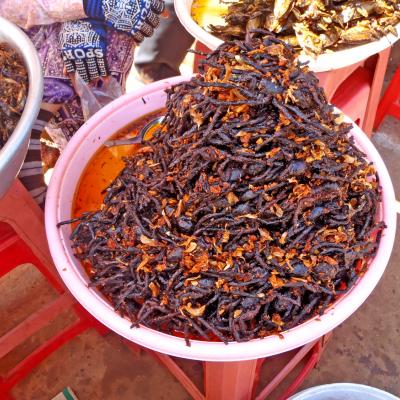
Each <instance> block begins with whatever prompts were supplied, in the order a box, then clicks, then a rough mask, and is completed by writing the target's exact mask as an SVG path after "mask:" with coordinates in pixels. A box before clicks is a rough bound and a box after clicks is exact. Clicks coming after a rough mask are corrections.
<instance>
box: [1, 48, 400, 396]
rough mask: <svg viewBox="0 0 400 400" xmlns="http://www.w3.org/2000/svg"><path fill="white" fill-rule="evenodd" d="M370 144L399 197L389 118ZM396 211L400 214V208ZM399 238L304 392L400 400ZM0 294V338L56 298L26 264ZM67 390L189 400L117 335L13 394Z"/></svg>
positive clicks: (397, 146)
mask: <svg viewBox="0 0 400 400" xmlns="http://www.w3.org/2000/svg"><path fill="white" fill-rule="evenodd" d="M399 62H400V46H397V48H396V49H395V51H394V52H393V56H392V59H391V63H390V68H389V70H388V74H387V78H388V79H389V78H390V76H391V74H392V73H393V71H394V68H395V67H396V66H397V65H399ZM373 142H374V143H375V145H376V147H377V148H378V150H379V151H380V153H381V155H382V157H383V159H384V160H385V162H386V165H387V167H388V168H389V172H390V174H391V176H392V180H393V183H394V186H395V190H396V196H397V198H398V199H400V168H399V165H400V164H399V160H400V121H396V120H394V119H393V118H387V119H386V120H385V122H384V123H383V125H382V126H381V128H380V130H379V132H378V133H376V134H375V136H374V138H373ZM397 206H398V212H399V213H400V207H399V203H398V205H397ZM398 223H400V220H398ZM399 232H400V228H398V232H397V237H396V243H395V247H394V251H393V254H392V257H391V260H390V262H389V265H388V267H387V270H386V272H385V274H384V276H383V278H382V280H381V281H380V282H379V285H378V286H377V288H376V289H375V291H374V292H373V293H372V295H371V296H370V297H369V298H368V300H367V301H366V303H365V304H364V305H363V306H362V307H361V308H360V309H359V310H358V311H357V312H356V313H355V314H354V315H353V316H352V317H350V318H349V319H348V320H347V321H346V322H345V323H343V324H342V325H341V326H339V327H338V328H337V329H335V331H334V335H333V337H332V339H331V341H330V343H329V344H328V347H327V349H326V351H325V352H324V354H323V356H322V359H321V360H320V363H319V364H318V366H317V367H316V368H315V369H314V370H313V371H312V372H311V374H310V375H309V376H308V378H307V379H306V381H305V382H304V384H303V386H302V388H307V387H311V386H315V385H320V384H325V383H333V382H356V383H363V384H367V385H370V386H375V387H378V388H381V389H384V390H387V391H389V392H391V393H393V394H395V395H397V396H400V379H399V374H400V341H399V336H400V309H399V307H398V304H399V302H400V277H399V274H398V266H399V263H400V237H399ZM0 293H1V296H0V335H1V334H3V333H5V332H7V331H8V330H9V329H10V328H12V327H13V326H14V325H15V324H17V323H18V322H19V321H21V320H22V319H24V318H25V317H26V316H28V315H30V313H32V312H33V311H34V310H35V309H37V308H38V307H40V305H42V304H45V303H46V302H47V301H48V300H49V299H51V298H53V297H54V293H53V291H52V290H51V289H50V288H49V287H48V285H47V284H46V283H45V281H44V280H43V278H42V277H41V276H40V274H39V273H38V272H36V270H35V269H34V268H33V267H32V266H29V265H24V266H21V267H19V268H18V269H16V270H15V271H13V272H12V273H11V274H8V275H7V276H5V277H3V278H2V279H0ZM72 318H73V317H72V316H71V315H68V314H66V315H60V316H59V318H58V319H57V320H56V321H54V323H53V324H52V325H51V326H50V327H49V328H47V329H43V331H41V332H40V333H39V334H38V335H36V336H35V337H34V338H32V340H29V341H28V342H27V343H24V344H23V345H21V346H20V347H19V348H18V349H16V350H15V351H13V352H12V353H10V354H9V355H8V356H6V357H5V358H3V359H2V360H0V374H3V373H4V372H5V371H7V370H9V369H10V368H11V367H12V365H14V364H15V363H16V362H18V361H20V360H22V359H23V358H24V357H25V356H26V354H29V352H30V351H31V350H32V349H33V348H34V347H35V346H36V345H37V344H38V343H40V341H42V340H44V339H46V338H47V337H50V336H51V335H52V334H54V332H55V331H56V330H58V329H61V328H62V326H64V325H65V324H66V323H67V322H68V321H70V320H71V319H72ZM178 362H179V364H180V365H181V366H182V367H183V368H184V370H185V371H186V372H187V373H188V374H189V375H190V376H191V377H192V378H193V379H194V381H195V383H196V384H197V385H198V386H199V387H201V381H202V368H201V364H200V363H199V362H192V361H186V360H178ZM275 366H276V363H275V362H274V360H270V361H268V362H267V363H265V365H264V368H263V370H262V373H261V385H262V383H263V382H265V380H266V379H267V377H268V376H269V375H271V370H272V369H274V368H275ZM66 386H69V387H71V388H72V389H73V391H74V392H75V393H76V395H77V396H78V398H79V399H80V400H132V399H135V400H141V399H146V400H147V399H152V400H153V399H154V400H162V399H174V400H180V399H182V400H184V399H189V398H190V397H189V395H188V394H187V393H186V391H185V390H184V389H183V388H182V387H181V386H180V385H179V383H178V382H177V381H176V380H175V379H174V378H173V377H172V376H171V375H170V374H169V373H168V372H167V371H166V370H165V369H164V368H163V367H162V366H161V365H160V364H159V363H158V362H157V361H155V360H154V358H153V357H152V356H151V355H149V354H148V353H147V352H145V351H142V352H141V353H138V352H137V353H135V352H131V351H129V350H128V349H127V347H126V346H125V345H124V343H123V342H122V341H121V339H120V338H119V337H118V336H117V335H115V334H108V335H106V336H104V337H101V336H100V335H99V334H98V333H97V332H95V331H87V332H86V333H84V334H82V335H80V336H78V337H77V338H76V339H74V340H72V341H70V342H69V343H67V344H66V345H64V346H63V347H61V348H60V349H59V350H57V351H56V352H55V353H53V354H52V355H51V356H50V357H48V358H47V359H46V360H45V361H43V362H42V363H41V365H40V366H39V367H38V368H36V369H35V370H34V371H33V372H32V373H31V374H30V375H29V376H28V377H27V378H25V379H24V380H23V381H22V382H20V383H19V384H18V385H17V386H16V387H15V388H14V390H13V395H14V396H15V399H16V400H50V399H51V398H52V397H53V396H55V395H56V394H57V393H58V392H60V391H61V390H62V389H63V388H64V387H66ZM0 398H1V394H0ZM271 398H274V396H272V397H271Z"/></svg>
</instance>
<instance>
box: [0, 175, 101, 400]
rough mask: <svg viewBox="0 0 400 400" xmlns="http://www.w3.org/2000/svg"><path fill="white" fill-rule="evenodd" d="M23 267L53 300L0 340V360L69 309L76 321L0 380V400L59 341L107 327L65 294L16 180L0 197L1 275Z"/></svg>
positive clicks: (37, 216) (39, 220)
mask: <svg viewBox="0 0 400 400" xmlns="http://www.w3.org/2000/svg"><path fill="white" fill-rule="evenodd" d="M24 263H31V264H34V266H35V267H36V268H37V269H38V270H39V271H40V272H41V273H42V274H43V275H44V276H45V278H46V279H47V281H48V282H49V284H50V285H51V286H52V287H53V288H54V289H55V291H56V292H57V293H58V297H57V298H56V299H55V300H53V301H51V302H50V303H48V304H46V305H45V306H43V307H42V308H41V309H40V310H38V311H36V312H35V313H34V314H32V315H30V316H29V317H28V318H26V319H25V320H24V321H22V322H21V323H20V324H18V325H17V326H16V327H14V328H13V329H11V330H10V331H8V332H7V333H5V334H4V335H3V336H1V337H0V358H2V357H4V356H5V355H6V354H8V353H9V352H10V351H12V350H13V349H15V348H16V347H17V346H18V345H19V344H21V343H22V342H24V341H25V340H26V339H28V338H29V337H30V336H32V335H33V334H34V333H35V332H38V331H39V330H40V329H41V328H43V327H44V326H45V325H47V324H48V323H49V322H51V321H52V320H54V319H55V318H56V317H57V316H58V315H59V314H60V313H61V312H62V311H65V310H68V309H73V311H74V312H75V314H76V316H77V320H76V321H75V322H73V323H72V324H71V325H69V326H67V327H66V328H64V329H63V330H62V331H61V332H58V333H57V334H56V335H55V336H53V337H52V338H50V339H49V340H47V341H46V342H45V343H43V344H42V345H41V346H40V347H38V348H37V349H36V350H35V351H34V352H33V353H31V354H30V355H29V356H28V357H26V358H25V359H24V360H23V361H22V362H20V363H19V364H17V365H16V366H15V367H14V368H13V369H12V370H11V371H9V372H8V373H7V375H6V376H3V377H0V400H12V396H11V394H10V391H11V389H12V388H13V387H14V386H15V385H16V384H17V383H18V382H19V381H20V380H22V379H23V378H24V377H25V376H26V375H27V374H29V372H31V370H32V369H33V368H35V367H36V366H37V365H38V364H39V363H40V362H41V361H43V360H44V359H45V358H46V357H47V356H49V355H50V354H51V353H52V352H53V351H55V350H56V349H58V348H59V347H60V346H62V345H63V344H64V343H66V342H68V341H69V340H71V339H73V338H74V337H75V336H77V335H79V334H80V333H82V332H84V331H85V330H87V329H89V328H95V329H96V330H97V331H98V332H99V333H100V334H102V335H103V334H105V333H106V332H108V329H107V328H106V327H104V326H103V325H101V324H100V323H99V322H98V321H97V320H95V319H94V318H92V317H91V316H90V315H89V314H88V313H87V312H86V311H85V310H84V309H83V308H82V307H81V306H80V305H79V304H77V303H76V302H75V300H74V299H73V297H72V296H71V295H70V294H69V293H68V292H67V291H66V289H65V288H64V286H63V285H62V283H61V281H60V279H59V278H58V275H57V273H56V271H55V268H54V267H53V263H52V260H51V256H50V253H49V250H48V245H47V239H46V235H45V231H44V224H43V212H42V210H41V209H40V208H39V206H38V205H37V204H36V203H35V202H34V200H33V199H32V198H31V196H30V195H29V193H28V192H27V191H26V189H25V188H24V187H23V186H22V184H21V183H20V182H19V181H18V180H15V181H14V183H13V185H12V186H11V188H10V189H9V190H8V192H7V193H6V194H5V196H4V197H3V198H1V199H0V277H2V276H4V275H5V274H7V273H8V272H10V271H11V270H13V269H14V268H16V267H18V266H19V265H21V264H24Z"/></svg>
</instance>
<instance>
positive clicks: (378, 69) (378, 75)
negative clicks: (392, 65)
mask: <svg viewBox="0 0 400 400" xmlns="http://www.w3.org/2000/svg"><path fill="white" fill-rule="evenodd" d="M391 50H392V49H391V48H390V47H389V48H387V49H386V50H383V51H381V52H380V53H379V54H378V55H377V57H378V58H377V60H376V63H375V65H372V66H371V67H370V66H369V63H368V61H367V62H366V63H365V67H366V68H370V69H371V71H372V72H373V80H372V84H371V91H370V94H369V96H368V104H367V110H366V112H365V118H364V123H363V124H362V125H361V128H362V130H363V131H364V132H365V133H366V134H367V135H368V136H371V135H372V131H373V127H374V120H375V115H376V111H377V109H378V104H379V98H380V96H381V92H382V87H383V81H384V79H385V73H386V70H387V65H388V62H389V57H390V52H391Z"/></svg>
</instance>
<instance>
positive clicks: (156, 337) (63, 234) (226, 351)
mask: <svg viewBox="0 0 400 400" xmlns="http://www.w3.org/2000/svg"><path fill="white" fill-rule="evenodd" d="M182 80H184V78H182V77H179V78H172V79H169V80H164V81H160V82H156V83H153V84H151V85H148V86H146V87H145V88H144V89H142V90H139V91H136V92H134V93H130V94H127V95H125V96H123V97H121V98H119V99H118V100H115V101H114V102H112V103H110V104H109V105H108V106H106V107H105V108H103V109H102V110H101V111H100V112H98V113H97V114H96V115H94V116H93V117H92V118H91V119H90V120H89V121H88V122H87V123H85V124H84V125H83V126H82V127H81V129H80V130H79V131H78V132H77V133H76V134H75V136H74V137H73V138H72V140H71V141H70V143H69V144H68V146H67V147H66V149H65V151H64V153H63V154H62V156H61V157H60V159H59V161H58V162H57V165H56V168H55V170H54V174H53V177H52V179H51V182H50V186H49V190H48V194H47V200H46V231H47V237H48V241H49V245H50V251H51V254H52V256H53V259H54V262H55V265H56V267H57V269H58V272H59V274H60V276H61V278H62V279H63V281H64V282H65V284H66V285H67V287H68V288H69V290H70V291H71V292H72V294H73V295H74V296H75V297H76V298H77V300H78V301H79V302H80V303H81V304H82V306H83V307H85V308H86V310H88V311H89V312H90V313H91V314H92V315H93V316H94V317H95V318H97V319H98V320H99V321H101V322H102V323H103V324H104V325H106V326H108V327H109V328H110V329H112V330H113V331H115V332H116V333H118V334H120V335H121V336H124V337H125V338H127V339H129V340H131V341H133V342H136V343H138V344H140V345H142V346H145V347H148V348H150V349H153V350H155V351H158V352H161V353H166V354H170V355H173V356H177V357H184V358H190V359H196V360H205V361H239V360H250V359H256V358H261V357H268V356H272V355H274V354H278V353H282V352H285V351H288V350H291V349H294V348H297V347H300V346H302V345H304V344H306V343H308V342H311V341H313V340H316V339H318V338H319V337H321V336H322V335H324V334H325V333H327V332H329V331H331V330H332V329H333V328H335V327H336V326H337V325H339V324H340V323H342V322H343V321H344V320H345V319H346V318H348V317H349V316H350V315H351V314H352V313H353V312H354V311H355V310H357V308H358V307H360V306H361V304H362V303H363V302H364V301H365V300H366V299H367V297H368V296H369V294H370V293H371V292H372V290H373V289H374V288H375V286H376V284H377V283H378V281H379V279H380V278H381V276H382V274H383V271H384V270H385V267H386V265H387V263H388V260H389V257H390V253H391V251H392V247H393V242H394V236H395V229H396V213H395V206H394V204H395V197H394V191H393V186H392V183H391V180H390V177H389V174H388V171H387V169H386V167H385V164H384V163H383V161H382V159H381V157H380V156H379V154H378V152H377V150H376V149H375V147H374V146H373V144H372V143H371V142H370V141H369V139H368V138H367V137H366V135H365V134H364V133H363V132H362V131H361V130H360V129H359V128H357V127H355V128H354V129H353V131H352V134H353V135H354V136H355V138H356V141H357V144H358V145H359V147H360V148H361V149H362V150H363V151H364V152H365V153H366V154H367V156H368V158H369V160H371V161H373V162H374V164H375V166H376V168H377V170H378V173H379V176H380V179H381V184H382V188H383V199H382V200H383V204H382V209H381V213H382V216H383V219H384V220H385V222H386V224H387V229H385V231H384V234H383V236H382V240H381V243H380V246H379V250H378V252H377V255H376V257H375V258H374V259H373V260H372V261H371V264H370V266H369V269H368V271H367V272H366V273H365V275H364V276H363V277H362V278H361V279H360V280H359V282H358V283H357V284H356V285H355V286H354V287H353V288H352V289H351V290H350V291H349V292H348V293H347V294H346V295H345V296H343V297H342V298H340V299H339V300H338V301H337V302H336V303H335V305H334V306H333V307H331V308H330V309H329V310H328V311H327V312H326V314H324V315H322V316H321V317H320V318H314V319H311V320H309V321H308V322H306V323H304V324H302V325H299V326H297V327H296V328H293V329H291V330H289V331H287V332H285V333H284V334H283V338H279V337H278V336H269V337H266V338H264V339H257V340H252V341H250V342H246V343H237V342H233V343H230V344H229V345H227V346H226V345H225V344H223V343H217V342H205V341H196V340H192V341H191V347H187V346H186V345H185V341H184V340H183V339H182V338H178V337H174V336H171V335H167V334H164V333H161V332H158V331H155V330H152V329H149V328H146V327H140V328H133V329H131V328H130V325H131V324H130V322H129V321H128V320H127V319H125V318H121V317H120V316H119V315H118V314H117V313H116V312H115V311H114V310H113V307H112V306H111V305H110V304H109V303H108V302H107V301H106V299H105V298H104V297H103V296H102V294H101V293H100V292H99V291H97V290H96V289H94V288H88V277H87V275H86V273H85V271H84V269H83V268H82V266H81V264H80V262H79V261H78V260H77V259H76V258H75V257H74V254H73V251H72V249H71V246H70V240H69V235H70V233H71V227H70V226H68V225H66V226H63V227H62V228H60V229H58V228H57V227H56V224H57V223H58V222H60V221H64V220H67V219H70V218H71V207H72V202H73V196H74V192H75V189H76V187H77V184H78V182H79V178H80V176H81V174H82V171H83V170H84V168H85V166H86V165H87V163H88V162H89V161H90V159H91V158H92V156H93V155H94V153H95V152H96V151H97V150H98V149H99V147H100V146H101V145H102V143H103V142H104V141H106V140H107V139H108V138H109V137H110V136H111V135H112V134H113V133H114V132H116V131H117V130H119V129H120V128H122V127H124V126H125V125H127V124H128V123H129V122H131V121H133V120H135V119H137V118H139V117H141V116H142V115H144V114H147V113H149V112H152V111H155V110H157V109H160V108H161V107H162V106H164V104H165V100H166V94H165V93H164V89H166V88H167V87H169V86H170V85H171V84H175V83H178V82H180V81H182Z"/></svg>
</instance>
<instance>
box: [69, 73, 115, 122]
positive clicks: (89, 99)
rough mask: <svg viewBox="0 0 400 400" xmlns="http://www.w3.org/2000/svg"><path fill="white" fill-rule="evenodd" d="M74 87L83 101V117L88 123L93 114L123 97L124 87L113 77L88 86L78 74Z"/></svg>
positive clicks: (76, 74)
mask: <svg viewBox="0 0 400 400" xmlns="http://www.w3.org/2000/svg"><path fill="white" fill-rule="evenodd" d="M74 87H75V90H76V93H77V94H78V95H79V97H80V99H81V106H82V112H83V117H84V119H85V121H87V120H88V119H89V118H90V117H91V116H92V115H93V114H95V113H96V112H97V111H99V110H100V109H101V108H103V107H104V106H106V105H107V104H108V103H110V102H111V101H113V100H115V99H117V98H118V97H121V96H122V94H123V92H122V87H121V85H120V84H119V82H118V81H117V80H116V79H115V78H114V77H113V76H111V75H110V76H108V77H107V78H103V79H101V80H99V81H98V82H97V83H96V85H94V84H93V83H92V84H90V85H88V84H87V83H86V82H85V81H84V80H83V79H82V78H81V77H80V75H79V74H78V73H77V72H76V73H75V83H74Z"/></svg>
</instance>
